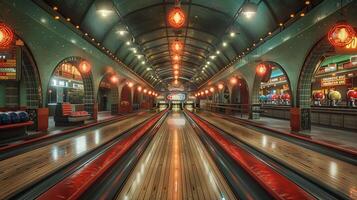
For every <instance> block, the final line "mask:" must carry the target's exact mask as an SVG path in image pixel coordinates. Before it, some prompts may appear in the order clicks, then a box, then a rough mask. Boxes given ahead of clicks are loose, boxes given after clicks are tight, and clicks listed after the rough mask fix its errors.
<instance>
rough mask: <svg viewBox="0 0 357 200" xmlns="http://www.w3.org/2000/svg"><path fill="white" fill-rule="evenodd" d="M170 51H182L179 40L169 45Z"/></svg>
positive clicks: (181, 44)
mask: <svg viewBox="0 0 357 200" xmlns="http://www.w3.org/2000/svg"><path fill="white" fill-rule="evenodd" d="M171 49H172V51H173V52H180V51H182V49H183V43H182V41H181V40H174V41H173V42H172V44H171Z"/></svg>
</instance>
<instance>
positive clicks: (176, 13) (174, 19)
mask: <svg viewBox="0 0 357 200" xmlns="http://www.w3.org/2000/svg"><path fill="white" fill-rule="evenodd" d="M167 21H168V23H169V25H170V26H171V27H172V28H177V29H178V28H181V27H182V26H183V25H184V24H185V21H186V15H185V13H184V11H183V10H182V9H181V7H174V8H172V9H171V10H170V11H169V13H168V17H167Z"/></svg>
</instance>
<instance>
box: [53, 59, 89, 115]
mask: <svg viewBox="0 0 357 200" xmlns="http://www.w3.org/2000/svg"><path fill="white" fill-rule="evenodd" d="M84 61H85V60H84V59H82V58H80V57H76V56H73V57H68V58H66V59H64V60H62V61H61V62H60V63H59V64H58V65H57V66H56V68H55V69H54V71H53V73H52V75H51V79H50V82H49V83H48V87H47V88H48V90H47V106H48V107H49V108H50V115H53V114H54V109H55V106H56V104H57V103H62V102H68V103H71V104H73V109H74V110H76V111H77V110H79V111H80V110H84V111H87V112H88V113H89V114H91V115H93V112H94V103H95V100H94V87H93V77H92V73H91V71H90V70H89V71H85V72H84V71H83V70H82V71H81V70H80V64H81V62H84ZM85 62H86V61H85ZM87 65H89V63H87ZM87 67H89V68H87V69H90V66H87Z"/></svg>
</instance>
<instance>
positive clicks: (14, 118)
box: [8, 112, 20, 123]
mask: <svg viewBox="0 0 357 200" xmlns="http://www.w3.org/2000/svg"><path fill="white" fill-rule="evenodd" d="M8 115H9V116H10V119H11V122H12V123H18V122H20V117H19V116H18V115H17V114H16V113H15V112H8Z"/></svg>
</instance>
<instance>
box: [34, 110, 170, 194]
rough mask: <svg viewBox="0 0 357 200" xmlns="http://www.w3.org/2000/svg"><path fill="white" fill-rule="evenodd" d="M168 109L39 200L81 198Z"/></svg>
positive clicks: (48, 191)
mask: <svg viewBox="0 0 357 200" xmlns="http://www.w3.org/2000/svg"><path fill="white" fill-rule="evenodd" d="M166 112H167V111H164V112H161V113H159V114H158V115H156V116H155V117H153V118H151V119H150V120H149V121H148V122H146V123H145V124H144V125H142V126H141V127H139V128H138V129H137V130H136V131H135V132H134V133H133V134H132V135H131V136H130V137H127V138H125V139H123V140H122V141H120V142H118V143H117V144H115V145H114V146H113V147H111V148H110V149H108V150H107V151H106V152H105V153H103V154H102V155H100V156H99V157H98V158H96V159H94V160H92V161H90V162H89V163H88V164H86V165H85V166H84V167H83V168H81V169H79V170H78V171H76V172H74V173H73V174H71V175H70V176H68V177H66V178H64V179H63V180H61V181H60V182H59V183H57V184H56V185H54V186H53V187H52V188H50V189H49V190H47V191H46V192H45V193H43V194H41V195H40V196H39V197H38V198H37V199H39V200H48V199H51V200H56V199H58V200H60V199H79V198H80V196H81V195H82V194H83V193H84V192H85V191H86V190H87V189H88V188H89V187H90V186H91V185H92V184H93V183H94V182H95V181H96V180H98V178H100V177H101V176H102V175H103V174H104V173H105V172H106V171H107V170H108V169H109V168H110V167H111V166H113V165H114V164H115V163H116V162H117V161H118V160H119V159H120V158H121V157H122V156H123V155H124V154H125V153H126V152H127V151H128V150H129V149H130V147H131V146H132V145H133V144H135V143H136V142H137V141H138V140H139V139H140V138H141V137H142V136H143V135H144V134H145V133H146V132H147V131H148V130H149V129H150V128H151V127H152V126H154V125H155V124H156V122H158V121H159V120H160V118H161V117H162V116H163V115H164V114H165V113H166Z"/></svg>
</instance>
